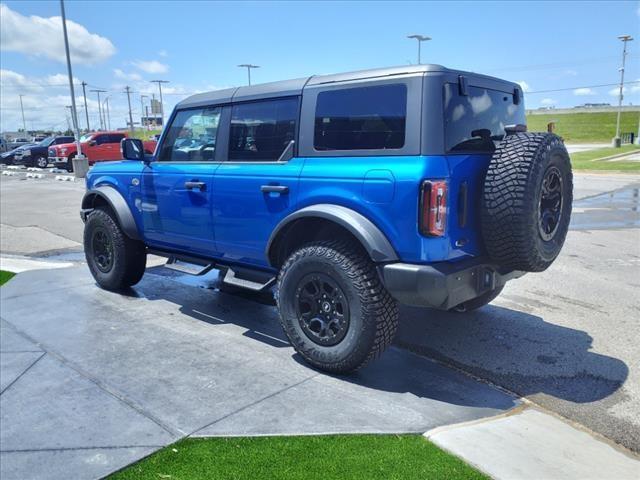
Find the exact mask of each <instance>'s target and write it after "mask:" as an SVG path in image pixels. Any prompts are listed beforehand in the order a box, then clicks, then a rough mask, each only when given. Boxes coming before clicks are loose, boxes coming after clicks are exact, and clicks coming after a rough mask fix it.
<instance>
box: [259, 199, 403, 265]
mask: <svg viewBox="0 0 640 480" xmlns="http://www.w3.org/2000/svg"><path fill="white" fill-rule="evenodd" d="M336 231H337V232H341V233H345V234H347V235H348V236H350V237H352V238H353V239H355V240H356V241H357V242H358V243H359V244H360V245H361V246H362V248H363V249H364V250H365V251H366V252H367V254H368V255H369V257H370V258H371V260H373V261H374V262H376V263H381V262H395V261H398V260H399V258H398V255H397V254H396V251H395V250H394V248H393V246H392V245H391V242H389V240H388V239H387V237H386V236H385V235H384V233H382V231H380V229H379V228H378V227H377V226H376V225H375V224H374V223H373V222H371V220H369V219H368V218H366V217H365V216H363V215H362V214H360V213H358V212H356V211H355V210H352V209H350V208H347V207H343V206H341V205H333V204H318V205H311V206H308V207H305V208H302V209H300V210H298V211H296V212H294V213H292V214H290V215H288V216H287V217H285V218H284V219H283V220H282V221H281V222H280V223H279V224H278V225H277V226H276V228H275V229H274V230H273V232H272V233H271V236H270V237H269V241H268V242H267V246H266V248H265V254H266V257H267V259H268V261H269V264H270V265H271V266H273V267H276V268H279V267H280V266H281V265H282V263H283V262H284V260H285V259H286V257H287V256H288V254H289V253H291V251H292V250H294V249H295V247H297V246H301V245H302V244H304V243H306V242H307V241H310V240H315V239H324V238H325V237H326V234H327V233H329V232H332V233H336ZM323 232H324V233H325V235H323Z"/></svg>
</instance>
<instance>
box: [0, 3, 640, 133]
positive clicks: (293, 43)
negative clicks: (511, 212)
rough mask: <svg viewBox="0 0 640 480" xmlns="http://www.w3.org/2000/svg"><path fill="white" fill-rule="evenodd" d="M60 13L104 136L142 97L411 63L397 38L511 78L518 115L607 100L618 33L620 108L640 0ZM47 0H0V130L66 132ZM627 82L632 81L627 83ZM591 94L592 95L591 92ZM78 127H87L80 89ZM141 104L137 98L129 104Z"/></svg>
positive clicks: (63, 80)
mask: <svg viewBox="0 0 640 480" xmlns="http://www.w3.org/2000/svg"><path fill="white" fill-rule="evenodd" d="M65 5H66V16H67V25H68V27H67V28H68V30H69V37H70V43H71V55H72V63H73V75H74V77H75V81H76V82H77V83H78V84H79V83H80V82H82V81H85V82H87V83H88V84H89V86H88V87H87V97H88V109H89V121H90V124H91V126H92V127H94V126H96V125H97V123H98V102H97V96H96V93H93V92H89V90H94V89H97V88H99V89H103V90H107V92H106V93H103V94H101V100H102V101H104V99H105V97H106V96H108V97H109V107H110V116H111V127H112V128H116V127H124V126H125V125H126V122H127V121H128V118H127V117H128V108H127V96H126V94H125V93H124V89H125V87H126V86H129V87H131V90H132V92H133V93H132V95H131V107H132V110H133V115H134V121H136V117H138V118H139V116H140V112H141V95H147V96H149V97H150V96H151V95H153V94H155V95H156V97H157V96H158V91H157V85H155V84H153V83H151V82H150V80H155V79H162V80H168V81H169V82H170V83H168V84H166V85H165V86H164V87H163V94H164V100H165V111H166V112H167V115H168V112H169V111H170V110H171V109H172V108H173V106H174V105H175V104H176V103H177V102H178V101H180V100H181V99H183V98H185V97H187V96H188V95H190V94H193V93H197V92H202V91H208V90H215V89H219V88H226V87H232V86H239V85H244V84H246V82H247V75H246V69H241V68H238V67H237V65H238V64H241V63H252V64H255V65H260V68H259V69H256V70H253V72H252V83H254V84H255V83H262V82H269V81H277V80H285V79H288V78H297V77H304V76H309V75H313V74H327V73H337V72H344V71H352V70H361V69H367V68H375V67H384V66H393V65H406V64H409V63H416V62H417V42H416V41H415V40H410V39H407V38H406V37H407V35H410V34H416V33H417V34H422V35H428V36H430V37H432V40H431V41H428V42H425V43H423V44H422V62H423V63H436V64H441V65H444V66H446V67H450V68H457V69H462V70H468V71H474V72H478V73H484V74H488V75H494V76H497V77H501V78H505V79H507V80H512V81H517V82H520V84H521V85H522V87H523V90H524V91H525V104H526V106H527V108H539V107H556V108H561V107H572V106H575V105H581V104H584V103H611V104H617V90H618V89H617V87H616V86H615V84H617V83H618V82H619V81H620V72H619V68H620V63H621V59H622V42H621V41H620V40H618V39H617V36H618V35H622V34H630V35H633V36H634V37H635V38H636V40H635V41H632V42H629V43H628V55H627V68H626V72H625V81H626V82H629V83H628V84H627V85H626V87H625V99H624V104H625V105H626V104H629V103H633V104H640V2H638V1H600V2H586V1H582V2H579V1H568V2H560V1H557V2H552V1H538V2H525V1H514V2H506V1H505V2H483V1H476V2H454V1H451V2H401V1H395V2H393V1H376V2H368V1H357V2H338V1H327V2H302V1H300V2H294V1H289V2H267V1H264V2H207V1H195V2H189V1H181V2H162V1H127V2H125V1H99V0H95V1H73V0H67V1H66V2H65ZM62 38H63V37H62V22H61V19H60V3H59V2H58V1H57V0H56V1H6V2H2V3H0V131H15V130H16V129H18V128H19V127H21V126H22V117H21V112H20V97H19V95H23V97H22V99H23V104H24V112H25V117H26V124H27V129H30V130H31V129H63V128H66V125H67V120H66V116H67V115H68V110H67V109H66V108H65V107H66V105H70V103H71V100H70V99H71V96H70V92H69V85H68V77H67V73H66V59H65V54H64V47H63V40H62ZM633 82H635V83H633ZM598 85H603V86H598ZM76 97H77V100H78V102H79V103H78V108H79V117H80V118H79V121H80V126H81V127H82V128H84V127H85V125H86V121H85V116H84V110H83V105H84V104H83V100H82V89H81V88H80V87H79V85H78V88H77V90H76ZM142 100H143V102H144V103H146V104H148V102H149V98H143V99H142Z"/></svg>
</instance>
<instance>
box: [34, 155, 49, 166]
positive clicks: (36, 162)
mask: <svg viewBox="0 0 640 480" xmlns="http://www.w3.org/2000/svg"><path fill="white" fill-rule="evenodd" d="M33 166H34V167H38V168H47V167H48V166H49V160H48V159H47V157H44V156H42V155H41V156H39V157H38V158H36V159H35V160H34V161H33Z"/></svg>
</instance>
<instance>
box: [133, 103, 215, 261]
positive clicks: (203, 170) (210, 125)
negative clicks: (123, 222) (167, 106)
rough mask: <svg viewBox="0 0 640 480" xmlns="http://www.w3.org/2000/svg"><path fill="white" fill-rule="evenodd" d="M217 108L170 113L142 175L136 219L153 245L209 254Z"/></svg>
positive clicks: (211, 248)
mask: <svg viewBox="0 0 640 480" xmlns="http://www.w3.org/2000/svg"><path fill="white" fill-rule="evenodd" d="M221 113H222V108H220V107H204V108H202V107H201V108H196V109H189V110H181V111H178V112H177V113H175V114H174V116H173V119H172V121H171V123H170V126H169V128H168V130H167V132H166V133H165V135H164V139H163V140H162V144H161V145H160V147H159V149H158V151H157V155H156V158H155V161H153V162H151V163H150V164H149V165H148V166H147V167H145V169H144V172H143V175H142V202H141V204H140V209H141V211H142V220H143V226H144V236H145V239H146V240H147V243H148V244H150V245H152V246H155V247H157V248H163V249H168V250H180V251H183V252H190V253H193V254H198V255H205V256H213V255H215V241H214V229H213V217H212V203H211V198H212V193H213V192H212V189H213V174H214V172H215V171H216V168H217V167H218V164H219V162H218V159H217V154H216V141H217V136H218V124H219V123H220V118H221Z"/></svg>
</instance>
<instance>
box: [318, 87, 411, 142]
mask: <svg viewBox="0 0 640 480" xmlns="http://www.w3.org/2000/svg"><path fill="white" fill-rule="evenodd" d="M406 120H407V87H406V85H404V84H394V85H379V86H374V87H356V88H346V89H340V90H328V91H325V92H320V93H319V94H318V100H317V103H316V117H315V128H314V142H313V146H314V148H315V149H316V150H325V151H326V150H385V149H398V148H402V147H403V146H404V142H405V125H406Z"/></svg>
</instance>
